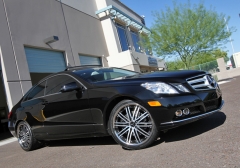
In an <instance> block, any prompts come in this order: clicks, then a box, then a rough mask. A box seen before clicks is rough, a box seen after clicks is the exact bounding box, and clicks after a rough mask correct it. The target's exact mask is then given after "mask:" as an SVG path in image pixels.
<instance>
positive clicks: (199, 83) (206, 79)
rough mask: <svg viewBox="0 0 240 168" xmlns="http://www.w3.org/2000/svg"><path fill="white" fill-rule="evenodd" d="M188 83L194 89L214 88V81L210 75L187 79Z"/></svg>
mask: <svg viewBox="0 0 240 168" xmlns="http://www.w3.org/2000/svg"><path fill="white" fill-rule="evenodd" d="M187 82H188V84H189V85H190V86H191V87H192V88H193V89H195V90H207V89H213V88H216V85H217V84H216V82H215V80H214V79H213V78H212V77H211V76H210V75H200V76H196V77H193V78H189V79H187Z"/></svg>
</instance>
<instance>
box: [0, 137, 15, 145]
mask: <svg viewBox="0 0 240 168" xmlns="http://www.w3.org/2000/svg"><path fill="white" fill-rule="evenodd" d="M15 141H17V138H8V139H6V140H3V141H0V146H3V145H6V144H9V143H12V142H15Z"/></svg>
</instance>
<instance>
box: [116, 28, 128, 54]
mask: <svg viewBox="0 0 240 168" xmlns="http://www.w3.org/2000/svg"><path fill="white" fill-rule="evenodd" d="M117 31H118V37H119V41H120V43H121V47H122V51H126V50H128V40H127V34H126V29H125V28H124V27H123V26H121V25H119V24H117Z"/></svg>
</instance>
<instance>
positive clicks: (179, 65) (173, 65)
mask: <svg viewBox="0 0 240 168" xmlns="http://www.w3.org/2000/svg"><path fill="white" fill-rule="evenodd" d="M166 64H167V69H168V70H179V69H185V67H184V64H183V62H182V61H181V60H179V59H176V60H174V61H167V62H166Z"/></svg>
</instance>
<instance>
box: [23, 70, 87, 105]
mask: <svg viewBox="0 0 240 168" xmlns="http://www.w3.org/2000/svg"><path fill="white" fill-rule="evenodd" d="M59 75H67V76H70V77H71V78H73V79H75V80H76V81H77V82H78V83H79V84H80V85H81V86H83V87H84V89H85V90H87V87H86V86H85V85H83V84H82V82H80V81H79V80H78V79H76V78H75V77H73V76H71V75H69V74H66V73H63V74H57V75H53V76H50V77H48V78H46V79H44V80H43V81H41V83H42V82H44V81H46V83H47V80H48V79H50V78H52V77H56V76H59ZM41 83H39V84H41ZM46 83H45V89H44V96H40V97H36V98H33V99H30V100H35V99H39V98H42V97H47V96H52V95H56V94H61V92H58V93H53V94H48V95H45V91H46ZM39 84H38V85H39ZM38 85H36V86H35V87H37V86H38ZM35 87H34V88H32V90H33V89H35ZM30 93H31V92H29V93H28V94H27V95H25V96H28V95H29V94H30ZM30 100H26V101H24V100H23V101H22V102H28V101H30Z"/></svg>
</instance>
